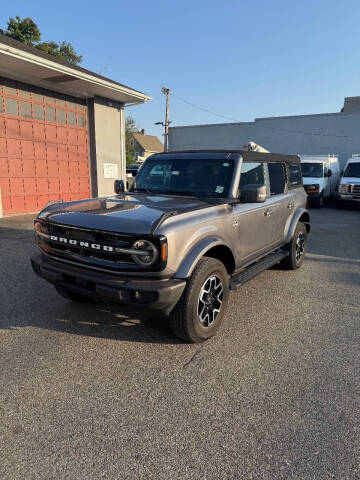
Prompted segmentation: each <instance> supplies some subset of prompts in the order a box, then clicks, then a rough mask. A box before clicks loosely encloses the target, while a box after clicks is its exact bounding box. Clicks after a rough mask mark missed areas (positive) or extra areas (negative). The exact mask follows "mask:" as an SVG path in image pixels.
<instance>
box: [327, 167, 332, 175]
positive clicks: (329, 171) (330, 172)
mask: <svg viewBox="0 0 360 480" xmlns="http://www.w3.org/2000/svg"><path fill="white" fill-rule="evenodd" d="M331 175H332V171H331V169H330V168H328V171H327V176H328V177H331Z"/></svg>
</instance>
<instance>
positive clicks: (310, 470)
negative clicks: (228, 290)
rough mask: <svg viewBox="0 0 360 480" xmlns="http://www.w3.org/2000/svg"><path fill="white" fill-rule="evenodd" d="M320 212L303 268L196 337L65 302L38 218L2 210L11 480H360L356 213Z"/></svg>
mask: <svg viewBox="0 0 360 480" xmlns="http://www.w3.org/2000/svg"><path fill="white" fill-rule="evenodd" d="M311 215H312V232H311V235H310V237H309V252H308V255H307V258H306V261H305V263H304V265H303V267H302V268H301V269H300V270H299V271H295V272H294V271H282V270H280V269H278V268H274V269H271V270H268V271H266V272H264V273H262V274H261V275H259V276H258V277H257V278H255V279H253V280H251V281H250V282H249V283H247V284H246V285H244V286H243V287H242V288H241V289H240V290H239V291H237V292H233V293H232V294H231V296H230V305H229V308H228V315H227V319H226V322H225V324H224V328H223V329H222V331H221V332H219V334H218V335H217V336H216V337H215V338H213V339H211V340H210V341H208V342H207V343H205V344H202V345H200V346H199V345H190V344H185V343H181V342H180V341H178V340H177V339H175V338H174V337H173V336H172V334H171V331H170V329H169V326H168V323H167V321H166V320H164V319H162V318H159V317H158V316H157V314H156V313H154V312H150V311H142V312H140V313H139V312H137V311H134V310H132V309H130V308H126V307H120V306H115V305H107V304H100V303H93V304H85V305H83V304H72V303H70V302H68V301H66V300H65V299H63V298H62V297H60V296H59V295H58V294H57V293H56V292H55V290H54V288H53V287H52V286H51V285H49V284H48V283H46V282H45V281H43V280H42V279H40V278H38V277H36V276H35V275H34V274H33V272H32V270H31V267H30V263H29V257H30V254H31V253H32V252H34V251H35V250H36V247H35V246H34V243H33V234H32V230H31V229H32V216H17V217H12V218H6V219H0V260H1V261H0V273H1V277H0V278H1V283H0V419H1V422H0V479H1V480H24V479H26V480H43V479H44V480H50V479H51V480H52V479H56V480H63V479H64V480H65V479H66V480H70V479H71V480H85V479H86V480H98V479H101V478H104V479H107V480H115V479H116V480H117V479H159V480H160V479H167V480H168V479H319V480H327V479H360V211H359V210H335V209H333V208H324V209H322V210H315V209H314V210H311Z"/></svg>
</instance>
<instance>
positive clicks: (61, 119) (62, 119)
mask: <svg viewBox="0 0 360 480" xmlns="http://www.w3.org/2000/svg"><path fill="white" fill-rule="evenodd" d="M56 112H57V122H58V123H62V124H64V123H66V112H65V110H61V109H60V108H57V109H56Z"/></svg>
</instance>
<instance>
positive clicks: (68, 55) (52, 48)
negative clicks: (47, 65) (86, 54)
mask: <svg viewBox="0 0 360 480" xmlns="http://www.w3.org/2000/svg"><path fill="white" fill-rule="evenodd" d="M35 47H36V48H38V49H39V50H41V51H42V52H46V53H48V54H49V55H53V56H54V57H58V58H62V59H63V60H66V61H67V62H69V63H72V64H73V65H78V64H79V63H81V62H82V56H81V55H77V54H76V52H75V50H74V48H73V46H72V45H71V43H68V42H61V43H60V42H59V43H57V42H52V41H50V42H40V43H38V44H37V45H35Z"/></svg>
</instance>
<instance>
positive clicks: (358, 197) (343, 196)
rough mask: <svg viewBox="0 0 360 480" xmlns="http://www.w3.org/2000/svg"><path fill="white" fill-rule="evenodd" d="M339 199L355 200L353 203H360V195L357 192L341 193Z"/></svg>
mask: <svg viewBox="0 0 360 480" xmlns="http://www.w3.org/2000/svg"><path fill="white" fill-rule="evenodd" d="M338 200H340V201H341V202H353V203H360V195H357V194H351V193H350V194H349V193H345V194H343V193H339V195H338Z"/></svg>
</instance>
